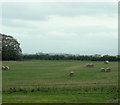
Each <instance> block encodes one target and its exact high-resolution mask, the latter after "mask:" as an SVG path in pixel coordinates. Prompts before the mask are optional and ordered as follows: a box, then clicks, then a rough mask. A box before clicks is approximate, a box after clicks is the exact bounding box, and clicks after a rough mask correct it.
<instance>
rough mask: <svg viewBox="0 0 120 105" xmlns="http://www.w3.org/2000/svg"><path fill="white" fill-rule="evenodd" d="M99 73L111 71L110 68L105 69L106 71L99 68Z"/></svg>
mask: <svg viewBox="0 0 120 105" xmlns="http://www.w3.org/2000/svg"><path fill="white" fill-rule="evenodd" d="M100 71H101V72H110V71H111V69H110V68H106V69H105V68H101V69H100Z"/></svg>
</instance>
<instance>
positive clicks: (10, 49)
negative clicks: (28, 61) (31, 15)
mask: <svg viewBox="0 0 120 105" xmlns="http://www.w3.org/2000/svg"><path fill="white" fill-rule="evenodd" d="M0 36H2V60H18V59H20V56H21V53H22V50H21V48H20V43H18V41H17V40H16V39H14V38H13V37H12V36H9V35H5V34H0Z"/></svg>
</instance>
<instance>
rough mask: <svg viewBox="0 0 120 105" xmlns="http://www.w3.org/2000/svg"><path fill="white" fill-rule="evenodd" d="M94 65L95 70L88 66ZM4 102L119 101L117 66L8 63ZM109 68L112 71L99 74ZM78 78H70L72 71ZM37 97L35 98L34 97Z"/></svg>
mask: <svg viewBox="0 0 120 105" xmlns="http://www.w3.org/2000/svg"><path fill="white" fill-rule="evenodd" d="M87 63H93V64H94V65H95V67H94V68H86V67H85V64H87ZM3 65H8V66H9V67H10V70H8V71H3V73H2V75H3V102H28V103H30V102H39V103H49V102H50V103H52V102H53V103H54V102H59V103H63V102H65V103H71V102H72V103H81V102H82V103H86V102H88V103H107V102H110V103H112V102H117V101H118V100H117V99H118V87H117V86H118V63H117V62H110V64H104V63H103V62H94V61H93V62H91V61H69V60H68V61H67V60H66V61H62V60H60V61H56V60H55V61H54V60H53V61H48V60H32V61H17V62H14V61H6V62H3ZM101 67H104V68H107V67H110V68H111V70H112V71H111V72H100V68H101ZM71 71H73V72H74V73H75V75H74V76H73V77H69V75H68V74H69V72H71ZM35 97H36V98H35Z"/></svg>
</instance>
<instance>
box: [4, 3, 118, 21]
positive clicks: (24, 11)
mask: <svg viewBox="0 0 120 105" xmlns="http://www.w3.org/2000/svg"><path fill="white" fill-rule="evenodd" d="M116 10H117V6H116V4H114V3H89V2H88V3H3V4H2V11H3V14H2V17H3V18H13V19H26V20H39V21H44V20H47V19H48V18H47V17H48V16H49V15H64V16H78V15H99V14H107V15H109V16H111V15H113V14H115V13H116V14H117V12H116Z"/></svg>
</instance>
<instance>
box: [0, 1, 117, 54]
mask: <svg viewBox="0 0 120 105" xmlns="http://www.w3.org/2000/svg"><path fill="white" fill-rule="evenodd" d="M117 9H118V7H117V3H100V2H98V3H97V2H96V3H95V2H91V3H90V2H86V3H80V2H78V3H74V2H73V3H72V2H71V3H69V2H66V3H65V2H63V3H59V2H57V3H54V2H51V3H38V2H37V3H28V2H26V3H3V4H2V17H0V18H2V26H0V27H2V33H4V34H7V35H12V36H13V37H14V38H16V39H17V40H18V41H19V42H20V44H21V48H22V51H23V53H36V52H45V53H69V54H81V55H91V54H102V55H105V54H110V55H117V54H118V27H117V26H118V20H117V19H118V10H117Z"/></svg>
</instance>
